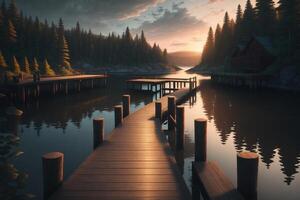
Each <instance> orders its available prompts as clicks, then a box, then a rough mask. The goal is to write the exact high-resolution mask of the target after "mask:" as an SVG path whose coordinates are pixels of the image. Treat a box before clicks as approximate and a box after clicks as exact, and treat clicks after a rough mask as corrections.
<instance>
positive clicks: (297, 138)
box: [1, 71, 300, 200]
mask: <svg viewBox="0 0 300 200" xmlns="http://www.w3.org/2000/svg"><path fill="white" fill-rule="evenodd" d="M176 76H177V77H183V76H189V75H186V74H185V73H184V72H183V71H181V72H179V73H178V74H172V75H168V76H167V77H176ZM199 78H202V77H199ZM125 80H126V77H114V78H112V79H111V80H110V85H109V87H108V88H106V89H94V90H89V91H85V92H82V93H79V94H72V95H69V96H66V97H64V96H58V97H57V98H54V99H53V98H49V99H43V100H41V101H39V102H35V103H33V104H30V105H26V106H22V107H21V108H22V109H23V110H24V115H23V116H22V118H21V119H20V120H19V121H18V122H17V123H13V125H9V127H7V128H8V129H9V131H10V132H13V133H14V134H16V135H18V136H19V137H20V138H21V144H20V148H21V150H22V151H24V152H25V153H24V154H23V155H22V156H20V157H19V158H18V159H17V160H16V162H15V165H16V167H17V168H18V169H20V170H21V171H24V172H26V173H28V174H29V180H28V186H27V190H28V191H29V192H31V193H33V194H35V195H36V196H37V198H36V199H41V196H42V176H41V175H42V165H41V164H42V162H41V156H42V155H43V154H45V153H47V152H51V151H61V152H63V153H64V154H65V175H66V178H67V177H68V176H69V175H70V174H71V173H72V172H73V171H74V170H75V169H76V168H77V167H78V166H79V165H80V163H81V162H82V161H84V160H85V158H86V157H87V156H88V155H89V154H90V153H91V152H92V148H93V140H92V138H93V137H92V119H93V118H95V117H99V116H101V117H104V118H105V132H106V135H108V134H109V132H110V131H111V130H112V129H113V126H114V121H113V117H114V114H113V106H114V105H116V104H120V103H121V96H122V94H124V93H125V92H126V88H125V84H124V83H125V82H124V81H125ZM131 95H132V102H131V109H132V110H137V109H139V108H141V107H143V106H144V105H145V104H148V103H150V102H152V101H153V100H154V99H155V97H154V96H152V95H146V94H134V93H132V94H131ZM299 102H300V97H299V96H296V95H292V94H283V93H276V92H253V91H249V90H247V91H242V90H236V89H230V88H223V87H217V86H214V85H212V84H210V83H209V82H208V81H203V82H202V84H201V89H200V91H198V92H197V93H196V94H195V96H194V97H193V98H192V99H190V100H188V101H187V102H185V103H184V105H186V112H185V115H186V116H185V118H186V122H185V123H186V124H185V150H184V152H181V153H178V154H177V158H178V161H179V164H180V166H181V167H182V172H183V176H184V178H185V180H186V182H187V184H188V185H190V182H191V161H192V160H193V154H194V153H193V152H194V134H193V133H194V130H193V129H194V119H196V118H199V117H206V118H207V119H208V159H209V160H215V161H217V162H218V163H219V164H220V165H221V167H222V168H223V170H224V171H225V173H226V174H227V175H228V176H229V177H230V179H231V180H232V181H233V182H234V183H235V182H236V153H237V152H239V151H241V150H244V149H246V150H251V151H256V152H258V153H259V155H260V165H259V179H258V187H259V188H258V197H259V199H263V200H264V199H291V200H296V199H300V190H299V188H300V175H299V173H298V171H299V162H300V135H299V128H298V127H299V125H298V123H299V120H300V112H299V111H300V107H299ZM1 112H3V109H2V110H1ZM2 121H3V117H2ZM2 124H3V123H2ZM1 128H2V131H3V130H5V129H3V127H1Z"/></svg>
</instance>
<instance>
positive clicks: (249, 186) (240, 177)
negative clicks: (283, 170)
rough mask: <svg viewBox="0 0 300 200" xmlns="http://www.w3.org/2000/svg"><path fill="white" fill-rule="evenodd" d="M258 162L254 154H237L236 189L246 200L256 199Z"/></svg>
mask: <svg viewBox="0 0 300 200" xmlns="http://www.w3.org/2000/svg"><path fill="white" fill-rule="evenodd" d="M258 160H259V156H258V154H256V153H252V152H242V153H239V154H237V188H238V190H239V192H240V193H241V194H242V195H243V196H244V198H245V199H247V200H254V199H257V176H258Z"/></svg>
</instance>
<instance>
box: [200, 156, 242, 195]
mask: <svg viewBox="0 0 300 200" xmlns="http://www.w3.org/2000/svg"><path fill="white" fill-rule="evenodd" d="M194 166H195V170H196V174H197V175H198V178H199V181H200V188H201V193H202V195H203V196H204V198H205V199H209V200H240V199H243V197H242V195H241V194H240V193H239V192H238V191H237V190H236V189H235V187H234V186H233V184H232V183H231V181H230V180H229V178H228V177H227V176H225V174H224V173H223V171H222V170H221V169H220V167H218V165H217V164H216V163H215V162H211V161H210V162H200V163H198V162H197V163H195V164H194Z"/></svg>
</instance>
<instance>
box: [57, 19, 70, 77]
mask: <svg viewBox="0 0 300 200" xmlns="http://www.w3.org/2000/svg"><path fill="white" fill-rule="evenodd" d="M64 34H65V33H64V24H63V21H62V19H60V20H59V25H58V48H59V55H58V57H59V65H58V66H59V71H60V72H61V73H62V74H68V71H69V70H71V64H70V55H69V46H68V43H67V40H66V38H65V35H64Z"/></svg>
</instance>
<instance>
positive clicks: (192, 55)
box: [168, 51, 201, 66]
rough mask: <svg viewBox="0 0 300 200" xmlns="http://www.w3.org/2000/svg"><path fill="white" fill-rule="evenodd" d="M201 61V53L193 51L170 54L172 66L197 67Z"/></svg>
mask: <svg viewBox="0 0 300 200" xmlns="http://www.w3.org/2000/svg"><path fill="white" fill-rule="evenodd" d="M200 59H201V53H199V52H193V51H178V52H173V53H168V61H169V63H170V64H172V65H178V66H196V65H198V64H199V62H200Z"/></svg>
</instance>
